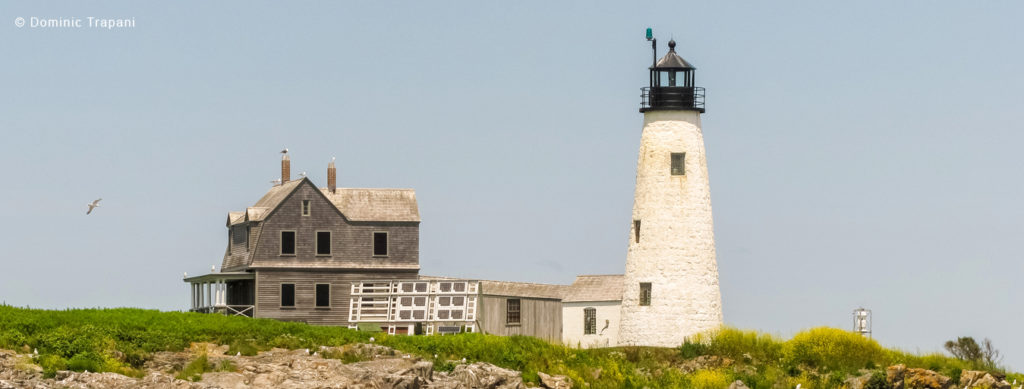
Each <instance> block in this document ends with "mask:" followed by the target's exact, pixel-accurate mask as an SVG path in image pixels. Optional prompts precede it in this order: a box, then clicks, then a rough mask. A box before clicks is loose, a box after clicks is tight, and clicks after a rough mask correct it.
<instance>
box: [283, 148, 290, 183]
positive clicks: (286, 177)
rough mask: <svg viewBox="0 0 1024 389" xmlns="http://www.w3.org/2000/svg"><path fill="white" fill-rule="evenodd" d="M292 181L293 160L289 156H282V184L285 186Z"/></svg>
mask: <svg viewBox="0 0 1024 389" xmlns="http://www.w3.org/2000/svg"><path fill="white" fill-rule="evenodd" d="M291 179H292V159H291V158H289V157H288V154H285V155H283V156H281V183H282V184H284V183H286V182H288V181H291Z"/></svg>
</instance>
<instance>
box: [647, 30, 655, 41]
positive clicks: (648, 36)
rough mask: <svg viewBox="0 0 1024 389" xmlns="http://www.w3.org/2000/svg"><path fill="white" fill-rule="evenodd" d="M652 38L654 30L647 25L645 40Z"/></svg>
mask: <svg viewBox="0 0 1024 389" xmlns="http://www.w3.org/2000/svg"><path fill="white" fill-rule="evenodd" d="M651 39H654V31H651V28H650V27H647V40H651Z"/></svg>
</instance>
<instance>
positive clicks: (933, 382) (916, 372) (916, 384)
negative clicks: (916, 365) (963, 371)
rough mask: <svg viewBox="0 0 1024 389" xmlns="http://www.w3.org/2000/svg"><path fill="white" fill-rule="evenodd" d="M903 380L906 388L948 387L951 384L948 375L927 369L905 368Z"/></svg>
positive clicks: (931, 388) (932, 388)
mask: <svg viewBox="0 0 1024 389" xmlns="http://www.w3.org/2000/svg"><path fill="white" fill-rule="evenodd" d="M904 381H905V383H906V386H905V387H906V388H907V389H948V388H951V387H952V386H953V380H951V379H949V377H946V376H944V375H942V374H939V373H936V372H934V371H931V370H927V369H907V371H906V373H904Z"/></svg>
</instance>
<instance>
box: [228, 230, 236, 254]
mask: <svg viewBox="0 0 1024 389" xmlns="http://www.w3.org/2000/svg"><path fill="white" fill-rule="evenodd" d="M234 245H235V229H234V228H231V227H228V255H231V246H234Z"/></svg>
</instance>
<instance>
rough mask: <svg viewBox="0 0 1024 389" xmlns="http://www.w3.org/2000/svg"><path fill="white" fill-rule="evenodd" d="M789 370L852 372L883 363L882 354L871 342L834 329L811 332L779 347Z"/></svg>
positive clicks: (857, 335)
mask: <svg viewBox="0 0 1024 389" xmlns="http://www.w3.org/2000/svg"><path fill="white" fill-rule="evenodd" d="M783 354H784V359H785V362H786V364H788V365H789V366H807V367H811V368H819V369H825V370H826V371H842V372H856V371H857V370H858V369H862V368H864V367H866V366H868V363H875V364H877V362H878V361H883V360H884V359H885V351H884V350H883V349H882V346H879V345H878V342H875V341H874V340H872V339H868V338H865V337H863V336H861V335H859V334H856V333H853V332H849V331H844V330H840V329H835V328H826V327H820V328H813V329H810V330H806V331H802V332H800V333H797V334H796V335H794V336H793V338H792V339H790V340H789V341H787V342H786V343H785V344H784V345H783Z"/></svg>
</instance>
